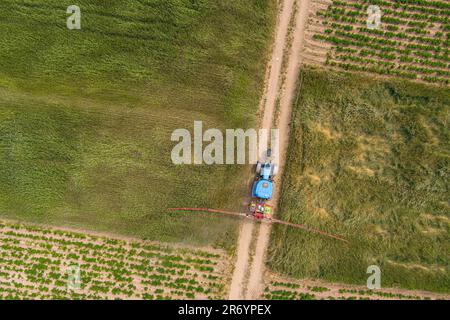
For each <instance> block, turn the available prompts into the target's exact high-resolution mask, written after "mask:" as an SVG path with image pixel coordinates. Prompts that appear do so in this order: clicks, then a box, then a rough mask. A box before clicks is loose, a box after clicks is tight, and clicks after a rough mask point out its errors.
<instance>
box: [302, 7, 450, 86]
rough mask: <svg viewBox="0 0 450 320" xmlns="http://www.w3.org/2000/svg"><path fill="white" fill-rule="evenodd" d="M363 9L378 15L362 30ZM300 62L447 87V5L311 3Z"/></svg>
mask: <svg viewBox="0 0 450 320" xmlns="http://www.w3.org/2000/svg"><path fill="white" fill-rule="evenodd" d="M369 5H376V6H378V7H379V8H380V10H381V21H380V22H381V23H380V25H379V28H375V29H369V28H368V26H367V20H368V17H369V15H368V13H367V9H368V7H369ZM313 11H314V13H313V15H312V17H311V18H310V24H309V27H308V32H307V33H308V35H307V39H308V43H309V44H308V46H307V47H308V48H307V49H306V51H305V62H307V63H308V62H310V63H325V64H326V65H328V66H331V67H333V68H338V69H341V70H350V71H363V72H369V73H375V74H381V75H391V76H397V77H402V78H406V79H415V80H420V81H423V82H429V83H438V84H445V85H448V84H449V80H450V58H449V47H450V38H449V37H450V21H449V18H450V3H449V2H448V1H439V0H437V1H428V0H334V1H320V0H313Z"/></svg>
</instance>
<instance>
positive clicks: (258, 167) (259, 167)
mask: <svg viewBox="0 0 450 320" xmlns="http://www.w3.org/2000/svg"><path fill="white" fill-rule="evenodd" d="M260 172H261V162H257V163H256V173H258V174H259V173H260Z"/></svg>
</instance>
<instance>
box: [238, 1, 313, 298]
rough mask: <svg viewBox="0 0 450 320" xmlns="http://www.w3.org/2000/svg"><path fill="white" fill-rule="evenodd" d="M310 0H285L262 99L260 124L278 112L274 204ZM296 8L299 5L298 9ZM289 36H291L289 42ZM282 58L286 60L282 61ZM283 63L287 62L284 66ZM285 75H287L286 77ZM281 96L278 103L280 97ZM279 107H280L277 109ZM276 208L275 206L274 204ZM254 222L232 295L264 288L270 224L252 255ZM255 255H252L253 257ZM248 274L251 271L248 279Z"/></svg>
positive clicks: (245, 228) (244, 232)
mask: <svg viewBox="0 0 450 320" xmlns="http://www.w3.org/2000/svg"><path fill="white" fill-rule="evenodd" d="M309 2H310V0H283V1H281V7H280V12H279V16H278V21H277V28H276V34H275V41H274V45H273V51H272V56H271V59H270V61H269V65H268V73H267V77H266V88H265V92H264V95H263V97H262V100H261V112H262V121H261V124H260V127H262V128H266V129H270V128H272V127H273V124H274V120H275V113H276V111H277V112H278V115H277V116H278V129H279V136H280V141H279V143H280V145H279V152H280V155H279V162H280V163H279V173H278V176H277V179H276V181H275V186H276V187H275V191H274V196H273V199H272V201H271V202H272V205H274V207H276V204H277V202H278V192H279V188H280V185H281V184H280V183H281V181H280V177H281V176H282V171H283V167H284V162H285V157H286V150H287V145H288V141H289V124H290V119H291V111H292V104H293V102H294V99H295V96H296V93H297V85H298V84H297V79H298V75H299V71H300V62H301V61H300V59H301V50H302V48H303V39H304V30H305V25H306V22H307V19H308V8H309ZM296 8H297V9H296ZM294 14H295V17H294V18H295V20H293V21H294V25H293V29H292V31H291V32H292V34H289V32H290V31H289V30H290V27H291V26H290V21H291V18H292V17H293V15H294ZM289 39H292V43H290V41H289ZM283 60H285V62H284V63H283ZM283 65H284V66H286V67H285V69H284V68H283ZM283 75H284V76H285V78H284V81H283V80H282V79H283ZM278 99H279V106H277V100H278ZM277 107H278V108H279V109H278V110H276V109H277ZM275 209H276V208H275ZM254 225H255V224H254V223H253V222H251V221H245V222H244V223H243V224H242V226H241V230H240V235H239V240H238V248H237V260H236V265H235V269H234V273H233V278H232V282H231V286H230V294H229V298H230V299H257V298H259V297H260V296H261V293H262V289H263V287H264V286H263V285H264V283H263V274H264V270H265V255H266V249H267V245H268V243H269V237H270V230H271V227H270V225H269V224H264V223H263V224H259V225H258V226H259V232H258V235H257V239H256V247H255V252H254V255H253V256H252V257H251V244H252V234H253V230H254ZM250 258H252V259H250ZM246 275H249V277H248V279H247V277H246Z"/></svg>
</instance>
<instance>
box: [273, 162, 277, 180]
mask: <svg viewBox="0 0 450 320" xmlns="http://www.w3.org/2000/svg"><path fill="white" fill-rule="evenodd" d="M277 173H278V166H277V165H276V164H274V165H273V166H272V177H275V176H276V175H277Z"/></svg>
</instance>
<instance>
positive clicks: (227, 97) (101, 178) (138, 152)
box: [0, 0, 276, 246]
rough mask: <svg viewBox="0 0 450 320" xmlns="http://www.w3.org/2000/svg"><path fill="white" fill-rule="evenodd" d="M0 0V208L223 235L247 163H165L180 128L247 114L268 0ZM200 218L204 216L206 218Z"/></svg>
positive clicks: (154, 232)
mask: <svg viewBox="0 0 450 320" xmlns="http://www.w3.org/2000/svg"><path fill="white" fill-rule="evenodd" d="M72 4H73V2H72V1H66V0H63V1H61V0H45V1H44V0H38V1H36V0H21V1H18V0H17V1H16V0H5V1H1V2H0V47H1V50H0V217H5V218H14V219H23V220H27V221H33V222H39V223H49V224H53V225H64V226H73V227H79V228H86V229H93V230H102V231H108V232H113V233H122V234H127V235H133V236H138V237H142V238H147V239H151V240H162V241H180V242H187V243H196V244H213V245H218V246H230V245H232V244H233V239H234V237H235V226H236V223H235V222H234V221H230V220H227V219H220V218H216V217H214V218H207V217H202V218H195V217H193V216H189V217H186V216H175V215H173V214H172V215H168V214H167V213H166V208H167V207H171V206H209V207H221V208H236V207H238V206H239V205H240V204H241V200H242V196H243V195H245V192H246V191H245V188H246V186H245V185H242V183H241V182H242V181H241V179H239V177H240V176H241V175H242V173H243V170H245V168H244V167H241V166H238V167H232V166H215V167H208V166H196V167H195V166H175V165H173V164H172V162H171V159H170V152H171V149H172V147H173V146H174V145H175V143H174V142H171V141H170V136H171V133H172V131H173V130H174V129H177V128H187V129H190V130H192V127H193V121H194V120H202V121H203V122H204V127H215V128H239V127H248V126H250V125H252V123H253V121H254V120H255V115H256V110H257V105H258V102H259V101H258V100H259V96H260V94H261V92H262V84H263V80H264V79H263V77H264V70H265V60H266V56H267V52H268V47H269V43H270V40H271V37H272V29H273V24H274V17H275V13H276V2H275V1H272V0H251V1H249V0H238V1H215V0H214V1H212V0H209V1H206V0H170V1H168V0H136V1H112V0H101V1H100V0H96V1H90V0H89V1H88V0H79V1H77V5H78V6H79V7H80V8H81V30H68V29H67V28H66V18H67V17H68V16H69V15H68V14H66V8H67V7H68V6H69V5H72ZM206 225H207V226H208V228H206V227H205V226H206Z"/></svg>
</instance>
